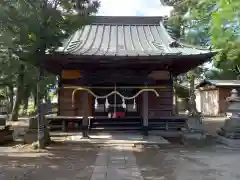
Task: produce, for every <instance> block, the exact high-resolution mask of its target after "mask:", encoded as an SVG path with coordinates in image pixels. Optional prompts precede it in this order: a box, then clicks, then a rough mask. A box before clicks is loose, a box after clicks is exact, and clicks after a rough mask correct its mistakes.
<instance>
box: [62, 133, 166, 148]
mask: <svg viewBox="0 0 240 180" xmlns="http://www.w3.org/2000/svg"><path fill="white" fill-rule="evenodd" d="M65 141H75V142H82V143H92V144H102V145H103V144H105V145H112V144H115V145H118V144H119V145H120V144H122V145H123V144H126V145H160V144H170V143H169V141H168V140H166V139H165V138H163V137H162V136H154V135H149V136H143V135H140V134H126V133H125V134H123V133H119V134H118V133H113V134H111V133H104V134H90V135H89V138H88V139H86V138H83V137H82V134H81V133H71V134H69V135H67V136H66V138H65Z"/></svg>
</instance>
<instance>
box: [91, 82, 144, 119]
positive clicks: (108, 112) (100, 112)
mask: <svg viewBox="0 0 240 180" xmlns="http://www.w3.org/2000/svg"><path fill="white" fill-rule="evenodd" d="M114 87H115V88H112V87H111V88H108V87H99V88H95V89H92V91H93V92H94V93H95V94H97V95H99V96H105V95H107V94H109V93H111V92H112V91H114V90H115V91H118V92H119V93H120V94H122V95H123V96H126V97H132V96H134V95H135V94H136V93H137V92H138V91H139V90H138V89H135V88H127V87H123V86H122V85H121V87H120V86H117V85H116V86H114ZM140 98H141V96H139V97H136V98H135V99H131V100H125V99H123V98H122V97H121V96H119V95H118V94H116V93H115V94H112V95H111V96H109V97H108V98H106V99H98V100H97V103H98V104H97V107H96V99H95V100H93V101H92V102H93V103H92V108H93V111H92V112H93V116H94V117H105V118H128V117H129V118H131V117H140V109H139V106H138V104H139V99H140Z"/></svg>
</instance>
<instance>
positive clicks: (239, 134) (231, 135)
mask: <svg viewBox="0 0 240 180" xmlns="http://www.w3.org/2000/svg"><path fill="white" fill-rule="evenodd" d="M217 134H218V135H220V136H223V137H226V138H228V139H240V129H233V130H226V129H225V127H223V128H221V129H220V130H219V131H218V132H217Z"/></svg>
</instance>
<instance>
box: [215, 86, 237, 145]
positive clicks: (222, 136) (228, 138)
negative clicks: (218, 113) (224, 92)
mask: <svg viewBox="0 0 240 180" xmlns="http://www.w3.org/2000/svg"><path fill="white" fill-rule="evenodd" d="M227 101H228V103H229V106H228V111H227V118H226V120H225V123H224V126H223V127H222V128H221V130H220V131H218V132H217V134H218V140H219V142H221V143H223V144H225V145H228V146H230V147H240V97H239V96H238V91H237V90H236V89H233V90H232V91H231V96H230V97H228V98H227Z"/></svg>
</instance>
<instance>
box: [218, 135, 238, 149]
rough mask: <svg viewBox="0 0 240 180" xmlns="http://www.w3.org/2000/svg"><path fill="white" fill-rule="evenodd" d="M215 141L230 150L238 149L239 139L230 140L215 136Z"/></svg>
mask: <svg viewBox="0 0 240 180" xmlns="http://www.w3.org/2000/svg"><path fill="white" fill-rule="evenodd" d="M217 141H218V142H219V143H221V144H224V145H226V146H229V147H232V148H240V139H230V138H227V137H225V136H221V135H217Z"/></svg>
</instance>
